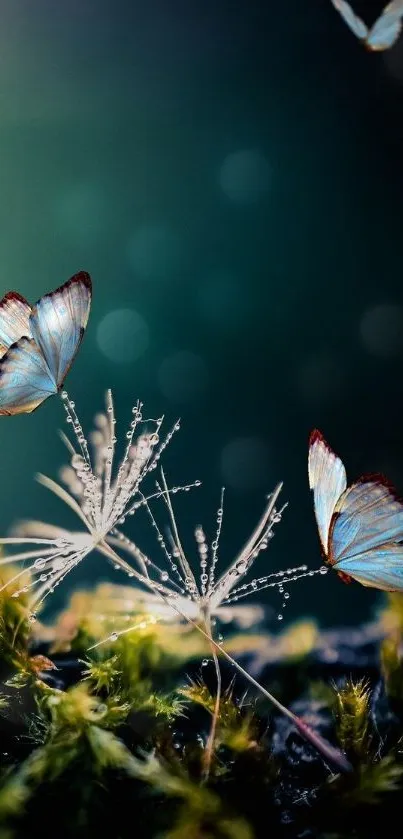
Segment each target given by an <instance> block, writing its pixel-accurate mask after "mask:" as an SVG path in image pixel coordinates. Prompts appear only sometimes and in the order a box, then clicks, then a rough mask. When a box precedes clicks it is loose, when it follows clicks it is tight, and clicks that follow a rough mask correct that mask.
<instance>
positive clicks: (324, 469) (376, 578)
mask: <svg viewBox="0 0 403 839" xmlns="http://www.w3.org/2000/svg"><path fill="white" fill-rule="evenodd" d="M308 473H309V486H310V488H311V489H312V490H313V496H314V508H315V517H316V523H317V525H318V530H319V538H320V542H321V547H322V552H323V555H324V559H325V561H326V562H327V563H328V564H329V565H331V566H332V567H333V568H334V569H335V570H336V571H337V572H338V573H339V575H340V577H342V579H343V580H344V581H345V582H351V580H352V579H354V580H357V581H358V582H359V583H362V585H364V586H372V587H373V588H378V589H381V590H383V591H403V544H399V543H401V542H403V504H402V503H401V502H400V501H399V500H398V499H397V498H396V495H395V492H394V490H393V488H392V487H391V486H390V484H389V483H388V482H387V481H386V479H385V478H383V477H382V475H367V476H364V477H362V478H360V479H359V480H358V481H356V482H355V483H354V484H351V486H349V487H348V486H347V478H346V471H345V469H344V466H343V463H342V461H341V460H340V458H339V457H337V455H335V453H334V452H333V451H332V449H331V448H330V447H329V446H328V444H327V443H326V441H325V440H324V438H323V437H322V434H321V433H320V432H319V431H316V430H315V431H313V432H312V434H311V437H310V441H309V458H308Z"/></svg>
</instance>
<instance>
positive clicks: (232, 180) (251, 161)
mask: <svg viewBox="0 0 403 839" xmlns="http://www.w3.org/2000/svg"><path fill="white" fill-rule="evenodd" d="M218 181H219V185H220V187H221V189H222V191H223V193H224V195H226V196H227V198H229V199H230V200H231V201H234V202H235V203H237V204H253V203H255V202H256V201H258V200H259V199H260V198H261V197H262V196H263V195H264V194H265V193H266V192H267V190H268V189H269V187H270V185H271V181H272V170H271V167H270V165H269V163H268V161H267V160H266V158H265V157H264V155H263V154H262V153H261V152H259V151H257V150H255V149H247V150H244V151H236V152H233V153H232V154H229V155H228V156H227V157H226V158H225V160H224V162H223V164H222V166H221V169H220V172H219V177H218Z"/></svg>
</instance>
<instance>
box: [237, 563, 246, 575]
mask: <svg viewBox="0 0 403 839" xmlns="http://www.w3.org/2000/svg"><path fill="white" fill-rule="evenodd" d="M247 567H248V564H247V562H245V560H240V562H237V564H236V570H237V572H238V574H244V573H245V571H246V569H247Z"/></svg>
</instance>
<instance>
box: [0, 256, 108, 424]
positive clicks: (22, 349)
mask: <svg viewBox="0 0 403 839" xmlns="http://www.w3.org/2000/svg"><path fill="white" fill-rule="evenodd" d="M91 297H92V284H91V279H90V277H89V275H88V274H87V273H85V272H84V271H81V272H80V273H79V274H75V275H74V277H71V279H70V280H68V282H67V283H64V285H62V286H60V288H58V289H56V290H55V291H52V292H50V293H49V294H45V295H44V297H41V299H40V300H38V302H37V303H35V305H34V306H32V307H31V306H30V304H29V303H28V301H27V300H25V298H24V297H22V296H21V295H20V294H18V293H17V292H14V291H11V292H8V294H6V295H5V297H3V299H2V300H1V301H0V415H7V416H12V415H15V414H22V413H31V412H32V411H34V410H35V409H36V408H37V407H38V406H39V405H40V404H41V403H42V402H43V401H44V400H45V399H47V398H48V397H49V396H51V395H52V394H55V393H58V392H59V391H60V390H61V389H62V387H63V384H64V381H65V378H66V376H67V374H68V372H69V370H70V367H71V365H72V363H73V361H74V358H75V356H76V354H77V352H78V349H79V346H80V344H81V341H82V337H83V335H84V331H85V327H86V325H87V321H88V316H89V311H90V306H91Z"/></svg>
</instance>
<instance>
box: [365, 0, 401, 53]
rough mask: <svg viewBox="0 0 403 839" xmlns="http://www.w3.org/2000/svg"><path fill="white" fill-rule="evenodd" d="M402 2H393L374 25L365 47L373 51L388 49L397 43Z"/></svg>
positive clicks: (395, 0) (399, 0) (398, 0)
mask: <svg viewBox="0 0 403 839" xmlns="http://www.w3.org/2000/svg"><path fill="white" fill-rule="evenodd" d="M402 18H403V2H402V0H393V2H392V3H389V4H388V5H387V6H386V8H385V9H384V11H383V12H382V14H381V16H380V17H379V18H378V20H377V21H376V23H374V25H373V27H372V29H371V31H370V33H369V36H368V39H367V45H368V47H369V48H370V49H371V50H373V51H381V50H386V49H389V48H390V47H392V46H393V44H394V43H395V42H396V41H397V39H398V37H399V35H400V32H401V30H402Z"/></svg>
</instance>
